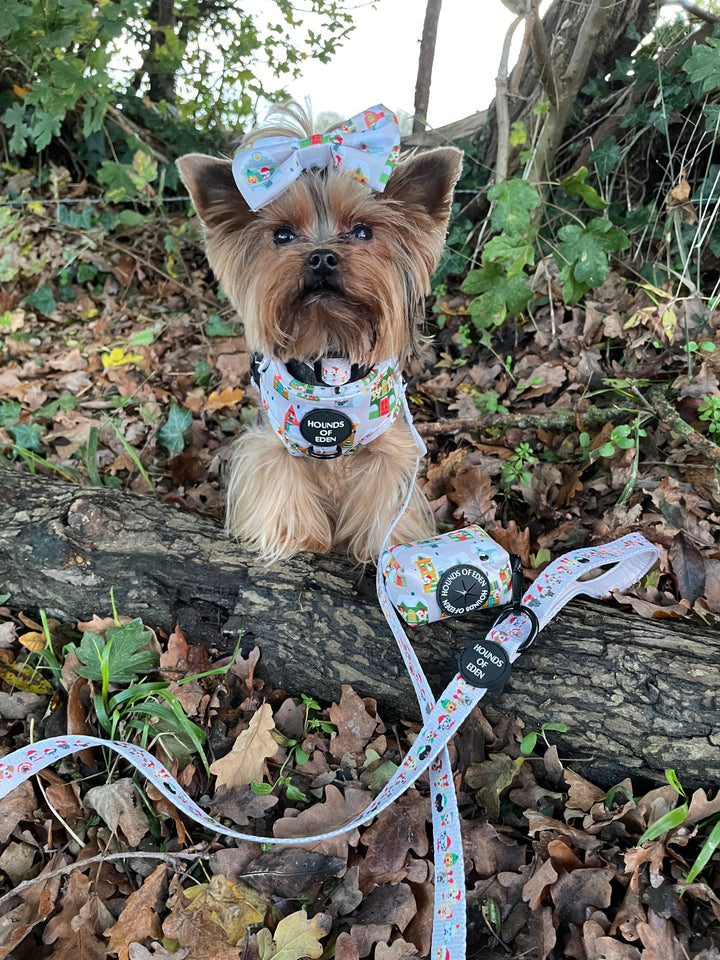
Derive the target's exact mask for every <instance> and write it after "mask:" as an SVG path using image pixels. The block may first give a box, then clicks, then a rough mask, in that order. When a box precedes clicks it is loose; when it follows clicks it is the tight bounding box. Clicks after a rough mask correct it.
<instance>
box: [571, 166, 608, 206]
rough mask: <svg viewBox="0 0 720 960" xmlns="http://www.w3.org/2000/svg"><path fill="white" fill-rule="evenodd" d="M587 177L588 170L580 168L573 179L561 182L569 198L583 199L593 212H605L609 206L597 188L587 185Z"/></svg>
mask: <svg viewBox="0 0 720 960" xmlns="http://www.w3.org/2000/svg"><path fill="white" fill-rule="evenodd" d="M587 175H588V168H587V167H580V168H579V169H578V170H576V171H575V173H574V174H573V175H572V176H571V177H568V178H567V180H562V181H561V183H562V186H563V189H564V190H565V193H566V194H567V195H568V196H569V197H581V198H582V199H583V200H584V201H585V203H586V204H587V205H588V206H589V207H592V209H593V210H604V209H605V207H607V206H608V204H607V202H606V201H605V200H603V198H602V197H601V196H600V194H599V193H598V192H597V190H596V189H595V187H591V186H590V184H589V183H585V178H586V177H587Z"/></svg>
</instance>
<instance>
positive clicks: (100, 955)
mask: <svg viewBox="0 0 720 960" xmlns="http://www.w3.org/2000/svg"><path fill="white" fill-rule="evenodd" d="M111 922H112V914H111V913H110V912H109V911H108V909H107V907H106V906H105V905H104V903H103V902H102V901H101V900H100V898H99V897H98V895H97V894H96V893H95V891H94V890H93V889H92V883H91V881H90V878H89V877H86V876H85V874H84V873H82V872H81V871H80V870H73V872H72V873H71V874H70V880H69V882H68V886H67V890H66V891H65V895H64V896H63V898H62V906H61V910H60V913H58V914H56V915H55V916H54V917H51V919H50V920H49V921H48V923H47V925H46V927H45V929H44V930H43V937H42V939H43V943H45V944H47V945H49V946H52V947H53V951H52V955H53V957H57V958H59V960H77V958H78V957H82V958H83V960H86V958H87V960H105V958H106V957H107V951H106V949H105V944H104V943H103V941H102V940H101V939H100V935H101V933H102V931H103V930H104V929H105V927H106V926H107V925H108V924H109V923H111Z"/></svg>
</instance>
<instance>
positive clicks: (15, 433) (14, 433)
mask: <svg viewBox="0 0 720 960" xmlns="http://www.w3.org/2000/svg"><path fill="white" fill-rule="evenodd" d="M41 429H42V428H41V427H40V426H38V424H36V423H18V424H17V426H14V427H9V428H8V433H9V434H10V436H11V437H12V438H13V440H14V441H15V443H16V444H17V445H18V446H19V447H22V448H23V450H34V451H35V452H36V453H42V452H43V448H42V444H41V443H40V432H41Z"/></svg>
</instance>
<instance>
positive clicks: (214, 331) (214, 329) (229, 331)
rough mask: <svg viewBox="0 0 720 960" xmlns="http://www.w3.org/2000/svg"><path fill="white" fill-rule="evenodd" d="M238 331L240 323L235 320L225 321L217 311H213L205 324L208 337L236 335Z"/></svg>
mask: <svg viewBox="0 0 720 960" xmlns="http://www.w3.org/2000/svg"><path fill="white" fill-rule="evenodd" d="M237 333H238V325H237V324H236V323H234V322H232V323H225V321H224V320H221V319H220V317H219V316H218V314H217V313H211V314H210V316H209V317H208V322H207V323H206V324H205V336H206V337H234V336H236V335H237Z"/></svg>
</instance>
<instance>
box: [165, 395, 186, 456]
mask: <svg viewBox="0 0 720 960" xmlns="http://www.w3.org/2000/svg"><path fill="white" fill-rule="evenodd" d="M191 423H192V412H191V411H190V410H183V409H181V408H180V407H178V406H177V405H176V404H173V405H172V406H171V407H170V413H169V414H168V418H167V422H166V423H165V424H164V425H163V426H162V427H160V429H159V430H158V434H157V436H158V440H159V441H160V443H161V444H162V445H163V446H164V447H165V449H166V450H168V451H169V452H170V453H182V451H183V450H184V449H185V437H184V433H185V431H186V430H187V429H188V428H189V426H190V424H191Z"/></svg>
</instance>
